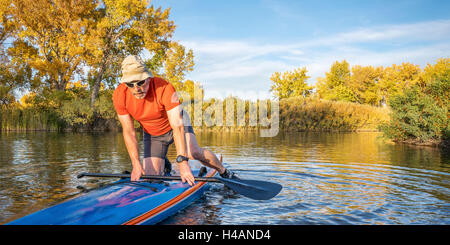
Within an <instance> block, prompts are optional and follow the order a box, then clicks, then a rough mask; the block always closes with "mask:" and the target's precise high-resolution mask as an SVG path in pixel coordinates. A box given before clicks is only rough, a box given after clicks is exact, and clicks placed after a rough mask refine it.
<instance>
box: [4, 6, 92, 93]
mask: <svg viewBox="0 0 450 245" xmlns="http://www.w3.org/2000/svg"><path fill="white" fill-rule="evenodd" d="M95 7H96V3H95V1H92V0H78V1H74V0H73V1H63V0H55V1H48V0H13V1H12V4H11V13H12V15H13V18H12V22H13V24H14V26H15V28H16V32H17V35H16V36H15V38H16V40H15V42H14V44H13V49H14V52H12V53H13V54H14V55H15V57H14V58H15V59H16V60H17V61H21V62H23V63H26V64H28V65H29V66H30V67H31V68H32V69H34V70H35V71H36V72H37V75H38V76H39V77H41V82H42V85H43V86H47V87H49V88H50V89H52V90H59V91H64V90H65V88H66V85H67V83H68V82H69V81H70V80H71V79H73V77H74V75H75V74H78V73H80V72H81V65H82V63H83V55H84V54H85V52H86V48H85V41H86V39H87V37H88V29H89V26H90V25H91V24H90V23H91V22H92V21H93V19H92V13H93V10H94V9H95Z"/></svg>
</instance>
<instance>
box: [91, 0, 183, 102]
mask: <svg viewBox="0 0 450 245" xmlns="http://www.w3.org/2000/svg"><path fill="white" fill-rule="evenodd" d="M169 11H170V10H169V9H166V10H162V9H161V8H155V7H154V6H149V3H148V1H145V0H104V1H101V2H100V4H99V5H98V7H97V9H96V14H95V18H96V23H95V26H94V27H93V28H92V30H90V38H89V42H88V48H89V52H88V53H87V55H86V56H85V59H86V61H87V64H88V65H89V67H90V71H89V78H88V81H89V83H90V85H91V100H90V101H91V106H92V107H93V106H94V104H95V100H96V99H97V97H98V93H99V89H100V85H101V83H102V82H105V81H106V80H107V78H118V77H120V64H121V62H122V60H123V58H124V57H125V56H126V55H128V54H134V55H137V54H140V53H141V52H142V51H143V50H144V49H146V50H147V51H148V52H149V53H150V55H152V56H153V58H152V59H154V60H153V61H150V62H149V63H153V65H155V66H158V65H159V63H160V62H161V61H160V59H161V57H162V55H163V54H164V53H165V50H167V49H168V48H169V43H170V41H169V38H170V37H171V36H172V33H173V31H174V30H175V25H174V23H173V21H170V20H169V19H168V17H169ZM109 81H110V82H111V83H113V84H114V82H115V81H117V80H116V79H110V80H109Z"/></svg>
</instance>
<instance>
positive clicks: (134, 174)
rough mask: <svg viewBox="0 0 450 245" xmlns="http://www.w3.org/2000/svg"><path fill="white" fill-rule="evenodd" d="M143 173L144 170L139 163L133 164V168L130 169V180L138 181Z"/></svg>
mask: <svg viewBox="0 0 450 245" xmlns="http://www.w3.org/2000/svg"><path fill="white" fill-rule="evenodd" d="M142 175H144V170H143V169H142V166H141V164H135V165H133V170H132V171H131V181H138V180H139V178H141V176H142Z"/></svg>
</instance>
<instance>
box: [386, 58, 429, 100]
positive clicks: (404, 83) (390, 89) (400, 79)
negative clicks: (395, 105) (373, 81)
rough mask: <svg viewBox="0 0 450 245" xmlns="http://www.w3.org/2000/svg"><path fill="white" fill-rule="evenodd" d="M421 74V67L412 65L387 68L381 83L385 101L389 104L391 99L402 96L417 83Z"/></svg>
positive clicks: (404, 64) (406, 64)
mask: <svg viewBox="0 0 450 245" xmlns="http://www.w3.org/2000/svg"><path fill="white" fill-rule="evenodd" d="M420 72H421V69H420V67H419V66H418V65H414V64H411V63H402V64H401V65H396V64H393V65H392V66H390V67H386V68H385V69H384V71H383V76H382V79H380V82H379V89H380V93H381V96H382V98H383V100H384V101H386V102H389V98H390V97H392V96H395V95H399V94H402V93H403V90H404V89H406V88H409V87H411V86H412V85H414V84H415V83H417V78H418V76H419V74H420Z"/></svg>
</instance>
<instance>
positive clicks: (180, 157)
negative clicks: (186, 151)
mask: <svg viewBox="0 0 450 245" xmlns="http://www.w3.org/2000/svg"><path fill="white" fill-rule="evenodd" d="M188 160H189V158H188V157H185V156H183V155H178V156H177V159H176V161H177V163H180V162H182V161H188Z"/></svg>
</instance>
